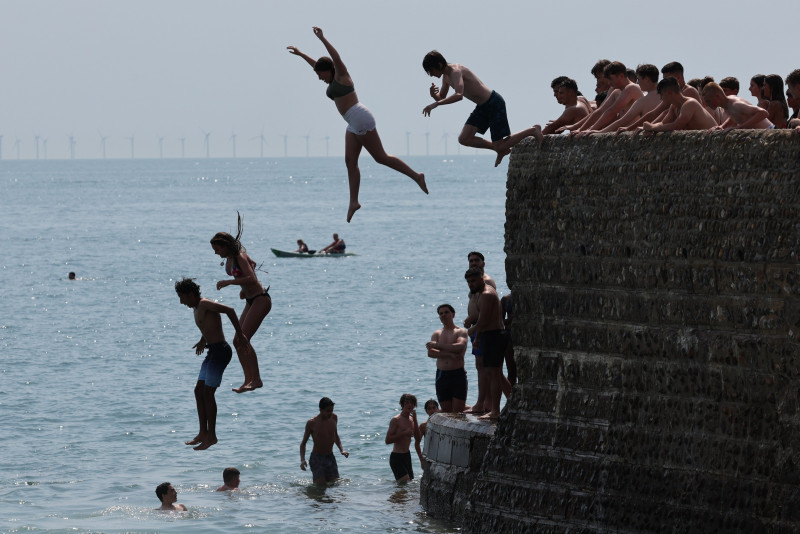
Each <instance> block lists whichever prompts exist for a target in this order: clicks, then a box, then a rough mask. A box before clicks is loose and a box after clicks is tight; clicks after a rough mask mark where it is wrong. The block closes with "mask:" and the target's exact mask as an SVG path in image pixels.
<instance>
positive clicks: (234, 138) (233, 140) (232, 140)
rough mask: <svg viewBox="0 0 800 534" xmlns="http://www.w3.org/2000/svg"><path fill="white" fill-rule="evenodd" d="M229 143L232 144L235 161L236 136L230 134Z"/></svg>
mask: <svg viewBox="0 0 800 534" xmlns="http://www.w3.org/2000/svg"><path fill="white" fill-rule="evenodd" d="M231 143H233V159H236V134H235V133H233V132H231Z"/></svg>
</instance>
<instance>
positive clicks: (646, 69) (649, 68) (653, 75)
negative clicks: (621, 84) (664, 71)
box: [636, 63, 658, 83]
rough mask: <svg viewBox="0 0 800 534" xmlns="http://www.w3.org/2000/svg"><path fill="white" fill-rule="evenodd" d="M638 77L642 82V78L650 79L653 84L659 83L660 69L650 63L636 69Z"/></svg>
mask: <svg viewBox="0 0 800 534" xmlns="http://www.w3.org/2000/svg"><path fill="white" fill-rule="evenodd" d="M636 76H638V77H639V79H640V80H641V79H642V78H650V81H651V82H653V83H656V82H658V67H656V66H655V65H651V64H650V63H644V64H643V65H639V66H638V67H636Z"/></svg>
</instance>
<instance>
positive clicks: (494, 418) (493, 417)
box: [478, 412, 500, 421]
mask: <svg viewBox="0 0 800 534" xmlns="http://www.w3.org/2000/svg"><path fill="white" fill-rule="evenodd" d="M478 419H480V420H481V421H497V420H498V419H500V414H499V413H494V412H489V413H487V414H485V415H482V416H480V417H478Z"/></svg>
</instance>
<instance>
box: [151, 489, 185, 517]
mask: <svg viewBox="0 0 800 534" xmlns="http://www.w3.org/2000/svg"><path fill="white" fill-rule="evenodd" d="M156 497H158V500H159V501H161V506H159V507H158V508H156V510H163V511H166V512H185V511H186V506H185V505H183V504H181V503H176V502H175V501H177V500H178V492H177V491H175V488H173V487H172V484H170V483H169V482H162V483H161V484H159V485H158V486H156Z"/></svg>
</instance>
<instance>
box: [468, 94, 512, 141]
mask: <svg viewBox="0 0 800 534" xmlns="http://www.w3.org/2000/svg"><path fill="white" fill-rule="evenodd" d="M467 124H469V125H470V126H475V127H476V128H477V129H478V132H480V133H481V135H482V134H485V133H486V130H489V129H491V132H492V141H497V140H498V139H503V138H504V137H508V136H509V135H511V128H510V127H509V126H508V116H507V115H506V101H505V100H503V97H502V96H500V94H499V93H497V92H496V91H492V94H491V96H489V100H487V101H486V102H484V103H483V104H480V105H477V106H475V109H474V110H473V111H472V113H470V115H469V118H468V119H467Z"/></svg>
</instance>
